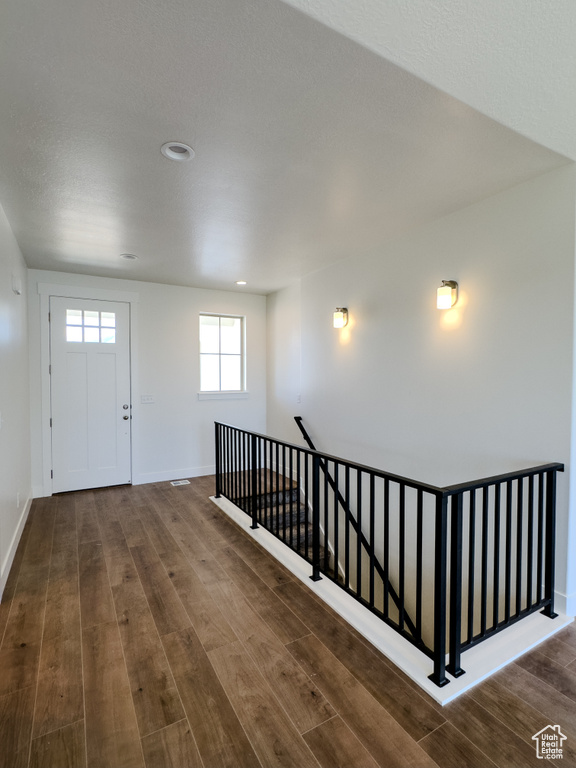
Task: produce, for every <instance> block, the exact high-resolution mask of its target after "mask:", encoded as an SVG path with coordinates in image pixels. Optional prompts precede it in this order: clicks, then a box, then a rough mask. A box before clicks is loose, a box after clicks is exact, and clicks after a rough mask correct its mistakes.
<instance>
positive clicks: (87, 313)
mask: <svg viewBox="0 0 576 768" xmlns="http://www.w3.org/2000/svg"><path fill="white" fill-rule="evenodd" d="M84 325H96V326H98V325H100V312H92V311H91V310H84Z"/></svg>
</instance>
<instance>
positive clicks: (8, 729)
mask: <svg viewBox="0 0 576 768" xmlns="http://www.w3.org/2000/svg"><path fill="white" fill-rule="evenodd" d="M34 693H35V689H34V686H29V687H28V688H20V689H19V690H17V691H15V692H14V693H9V694H7V695H6V696H0V768H26V766H27V765H28V753H29V751H30V739H31V737H32V720H33V714H34Z"/></svg>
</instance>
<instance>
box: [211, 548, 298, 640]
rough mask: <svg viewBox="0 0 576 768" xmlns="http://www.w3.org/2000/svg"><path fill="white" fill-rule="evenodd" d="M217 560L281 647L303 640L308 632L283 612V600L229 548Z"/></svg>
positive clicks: (287, 612) (294, 617)
mask: <svg viewBox="0 0 576 768" xmlns="http://www.w3.org/2000/svg"><path fill="white" fill-rule="evenodd" d="M218 557H219V559H220V562H221V564H222V566H223V567H224V569H225V571H226V574H227V575H228V577H229V578H231V579H232V580H233V581H234V583H235V584H236V585H237V586H238V587H239V589H240V590H241V592H242V593H243V594H244V595H245V596H246V597H247V599H248V600H249V602H250V605H251V606H252V608H253V609H254V610H255V611H256V613H258V615H259V616H261V617H262V618H263V619H264V621H265V622H266V623H267V624H268V625H269V626H270V628H271V629H272V631H273V632H275V633H276V635H278V637H279V638H280V640H281V641H282V642H283V643H290V642H291V641H292V640H296V639H297V638H299V637H304V635H307V634H308V633H309V632H310V630H309V629H308V627H307V626H306V625H305V624H304V623H303V622H302V621H300V619H299V618H297V616H296V614H294V613H293V612H292V611H290V610H287V609H286V605H285V604H284V603H283V602H282V600H281V599H280V598H279V597H278V596H277V595H276V594H275V592H274V591H273V590H272V589H270V587H268V586H267V585H266V584H265V583H264V582H263V581H262V579H260V578H259V576H258V575H257V574H256V573H255V572H254V571H253V570H252V568H250V567H249V566H248V565H246V563H245V562H244V561H243V560H242V558H241V557H240V556H239V555H238V553H237V552H236V551H235V550H234V549H232V548H231V547H227V548H225V549H222V550H220V551H219V553H218Z"/></svg>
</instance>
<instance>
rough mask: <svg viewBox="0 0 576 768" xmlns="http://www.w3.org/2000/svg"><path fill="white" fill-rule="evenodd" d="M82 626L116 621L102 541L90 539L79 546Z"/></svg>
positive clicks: (86, 626) (84, 627)
mask: <svg viewBox="0 0 576 768" xmlns="http://www.w3.org/2000/svg"><path fill="white" fill-rule="evenodd" d="M78 559H79V569H80V610H81V616H82V628H83V629H88V627H93V626H94V625H95V624H103V623H106V622H110V621H114V620H115V619H116V615H115V613H114V603H113V602H112V592H111V591H110V583H109V581H108V571H107V570H106V561H105V559H104V552H103V549H102V543H101V542H100V541H88V542H85V543H84V544H81V545H80V546H79V548H78Z"/></svg>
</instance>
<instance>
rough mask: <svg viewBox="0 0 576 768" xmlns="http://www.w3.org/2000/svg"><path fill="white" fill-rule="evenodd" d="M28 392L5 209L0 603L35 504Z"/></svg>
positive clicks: (23, 321)
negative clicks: (27, 518) (29, 513)
mask: <svg viewBox="0 0 576 768" xmlns="http://www.w3.org/2000/svg"><path fill="white" fill-rule="evenodd" d="M18 290H20V291H21V292H20V294H17V293H16V291H18ZM28 392H29V377H28V321H27V291H26V267H25V264H24V260H23V259H22V254H21V253H20V249H19V247H18V245H17V243H16V239H15V237H14V235H13V233H12V230H11V228H10V225H9V223H8V220H7V218H6V216H5V214H4V211H3V209H2V207H0V598H1V596H2V592H3V591H4V587H5V585H6V579H7V578H8V572H9V571H10V566H11V565H12V561H13V559H14V555H15V553H16V547H17V546H18V541H19V540H20V534H21V533H22V529H23V527H24V523H25V522H26V516H27V514H28V510H29V507H30V501H31V498H32V484H31V475H30V416H29V395H28Z"/></svg>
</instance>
